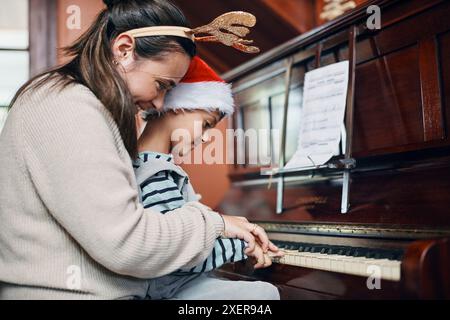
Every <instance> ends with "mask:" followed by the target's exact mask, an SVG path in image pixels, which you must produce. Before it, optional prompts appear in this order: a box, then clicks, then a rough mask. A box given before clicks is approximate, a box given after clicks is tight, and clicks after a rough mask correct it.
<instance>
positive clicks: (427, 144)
mask: <svg viewBox="0 0 450 320" xmlns="http://www.w3.org/2000/svg"><path fill="white" fill-rule="evenodd" d="M372 5H376V6H378V7H379V8H380V9H381V29H378V30H376V29H375V30H372V29H370V28H368V27H367V23H366V22H367V18H368V17H369V14H368V13H367V8H368V7H369V6H372ZM448 17H450V1H444V0H427V1H423V0H398V1H395V0H391V1H385V0H377V1H368V2H367V3H366V4H365V5H363V6H359V7H357V8H356V9H354V10H352V11H351V12H349V13H348V14H346V15H344V16H341V17H340V18H338V19H336V20H334V21H332V22H330V23H328V24H326V25H323V26H321V27H319V28H317V29H315V30H312V31H311V32H309V33H307V34H303V35H301V36H299V37H298V38H295V39H293V40H292V41H290V42H288V43H285V44H284V45H281V46H280V47H278V48H275V49H274V50H272V51H270V52H267V53H265V54H263V55H261V56H258V57H256V58H255V59H254V60H252V61H250V62H249V63H247V64H244V65H242V66H240V67H238V68H236V69H235V70H232V71H231V72H229V73H227V74H226V75H225V78H226V80H227V81H230V82H233V87H234V93H235V98H236V102H237V104H238V106H239V108H238V111H237V112H236V114H235V116H234V118H233V119H232V121H231V122H230V126H231V127H232V128H234V129H244V130H247V129H249V128H254V129H279V130H281V132H282V133H283V139H282V140H283V141H281V142H280V141H279V139H276V137H274V136H272V137H269V138H268V139H270V142H271V144H270V146H271V149H272V157H273V159H272V160H273V163H275V164H277V163H278V164H279V162H283V161H287V160H289V158H290V157H291V156H292V155H293V153H294V152H295V150H296V148H297V137H298V132H299V124H300V117H301V113H300V111H301V106H302V104H301V101H302V92H303V90H302V88H303V80H304V75H305V72H307V71H310V70H313V69H315V68H317V67H321V66H326V65H329V64H331V63H335V62H338V61H342V60H349V62H350V84H349V95H348V99H347V111H346V119H345V134H346V142H345V145H343V143H341V144H342V153H341V154H340V155H337V156H335V157H334V158H333V159H332V160H331V162H330V165H329V166H325V167H320V168H319V167H317V168H311V169H310V170H303V171H295V170H294V171H283V170H280V171H278V172H275V173H273V172H272V175H264V174H262V173H264V170H263V167H264V165H262V164H250V163H248V161H247V162H246V163H244V164H234V165H232V166H231V173H230V179H231V181H232V187H231V189H230V191H229V192H228V193H227V195H226V197H225V199H224V200H223V202H222V203H221V204H220V205H219V208H218V209H219V210H220V211H221V212H224V213H227V214H234V215H239V216H245V217H247V218H248V219H249V220H250V221H253V222H256V223H258V224H259V225H261V226H263V227H264V228H265V229H266V230H267V232H268V234H269V237H270V238H271V239H272V241H274V242H275V243H276V244H278V245H279V246H280V247H281V248H282V249H283V250H284V251H285V253H286V255H285V257H284V258H282V259H281V260H279V261H277V262H275V263H274V264H273V265H272V266H271V267H269V268H267V269H262V270H253V269H252V268H251V266H250V265H249V264H248V263H247V264H245V263H241V262H238V263H232V264H228V265H226V266H224V267H223V268H221V269H220V270H219V271H217V272H216V274H217V276H221V277H226V278H231V279H246V280H264V281H268V282H271V283H273V284H274V285H276V286H277V287H278V288H279V289H280V292H281V296H282V298H283V299H383V298H387V299H402V298H420V299H422V298H424V299H428V298H449V297H450V246H449V239H450V137H449V129H450V19H449V18H448ZM280 144H281V145H283V144H284V145H285V147H284V148H281V150H282V151H281V153H282V154H281V155H280V152H279V150H280ZM250 147H251V146H250V145H249V143H236V144H235V145H234V147H233V150H229V151H231V152H234V154H235V155H237V154H238V153H239V152H245V151H246V149H248V148H250ZM253 147H254V146H253ZM374 268H375V269H374ZM373 270H376V272H378V273H376V272H375V277H373V275H374V273H373V272H374V271H373ZM377 277H378V278H379V279H380V281H379V283H378V284H377V283H376V280H375V279H376V278H377Z"/></svg>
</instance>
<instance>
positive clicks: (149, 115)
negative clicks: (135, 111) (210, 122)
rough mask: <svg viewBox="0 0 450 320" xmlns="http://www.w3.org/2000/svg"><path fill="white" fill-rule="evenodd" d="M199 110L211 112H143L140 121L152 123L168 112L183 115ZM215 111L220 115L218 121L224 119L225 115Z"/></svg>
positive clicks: (188, 110)
mask: <svg viewBox="0 0 450 320" xmlns="http://www.w3.org/2000/svg"><path fill="white" fill-rule="evenodd" d="M200 110H201V111H206V112H211V111H210V110H203V109H178V110H170V111H166V112H144V113H143V114H142V119H143V120H144V121H152V120H155V119H158V118H160V117H163V116H164V114H166V113H168V112H172V113H175V114H178V113H180V112H183V113H184V112H195V111H200ZM217 111H219V114H220V119H219V121H220V120H222V119H223V118H225V117H226V113H224V112H222V111H220V110H219V109H217Z"/></svg>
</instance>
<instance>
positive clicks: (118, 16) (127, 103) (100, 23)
mask: <svg viewBox="0 0 450 320" xmlns="http://www.w3.org/2000/svg"><path fill="white" fill-rule="evenodd" d="M104 3H105V4H106V6H107V9H105V10H103V11H102V12H100V14H99V15H98V17H97V19H96V20H95V22H94V23H93V24H92V26H91V27H90V28H89V30H87V31H86V32H85V33H84V34H83V35H82V36H81V37H80V38H79V39H78V40H77V41H75V43H73V44H72V45H70V46H68V47H66V48H64V52H65V53H66V54H68V55H69V56H71V57H72V59H71V60H70V61H69V62H68V63H67V64H65V65H63V66H60V67H57V68H55V69H52V70H50V71H48V72H46V73H44V74H41V75H38V76H36V77H34V78H33V79H31V80H30V81H28V82H27V83H26V84H25V85H24V86H22V88H21V89H20V90H19V91H18V92H17V94H16V96H15V97H14V99H13V101H12V103H11V105H10V106H12V105H13V104H14V102H15V101H16V100H17V98H18V97H19V96H20V95H21V94H22V93H23V92H24V91H26V90H29V89H32V88H37V87H39V86H41V85H43V84H44V83H46V82H48V81H49V80H50V79H53V78H56V79H57V82H56V85H61V88H64V87H66V86H67V85H69V84H71V83H79V84H82V85H84V86H86V87H88V88H89V89H90V90H91V91H92V92H93V93H94V94H95V95H96V96H97V98H98V99H99V100H100V101H101V102H102V103H103V104H104V106H105V107H106V108H107V109H108V110H109V111H110V112H111V114H112V116H113V118H114V120H115V122H116V124H117V126H118V128H119V131H120V134H121V137H122V139H123V141H124V144H125V147H126V149H127V151H128V153H129V154H130V156H131V157H132V158H135V157H136V155H137V133H136V123H135V115H136V112H137V107H136V106H135V104H134V101H133V97H132V95H131V93H130V91H129V89H128V87H127V85H126V83H125V81H124V80H123V79H122V77H121V76H120V74H119V72H118V71H117V70H116V66H115V65H114V64H113V60H114V57H113V53H112V50H111V48H112V41H113V40H114V38H115V37H116V36H118V35H119V34H121V33H123V32H125V31H128V30H131V29H136V28H143V27H151V26H162V25H170V26H182V27H189V25H188V22H187V20H186V18H185V17H184V15H183V13H182V12H181V11H180V9H178V8H177V7H176V6H175V5H174V4H172V3H171V2H170V1H167V0H104ZM135 40H136V41H135V43H136V45H135V57H136V59H139V58H143V59H154V60H159V59H161V58H163V57H164V55H165V54H167V53H169V52H181V53H186V54H188V55H189V56H191V57H193V56H194V55H195V50H196V48H195V44H194V43H193V42H192V41H191V40H189V39H186V38H181V37H173V36H152V37H140V38H136V39H135ZM55 76H56V77H55ZM37 78H40V79H39V80H38V81H36V82H34V80H36V79H37ZM32 83H33V84H32Z"/></svg>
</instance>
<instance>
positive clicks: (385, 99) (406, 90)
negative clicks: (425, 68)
mask: <svg viewBox="0 0 450 320" xmlns="http://www.w3.org/2000/svg"><path fill="white" fill-rule="evenodd" d="M418 74H419V63H418V48H417V46H413V47H409V48H406V49H403V50H401V51H399V52H394V53H392V54H389V55H386V56H383V57H381V58H377V59H374V60H370V61H367V62H365V63H362V64H360V65H358V66H357V69H356V83H355V128H354V140H353V151H354V153H355V154H358V152H359V153H361V152H365V153H367V152H370V151H373V150H376V149H382V148H389V147H395V146H399V145H407V144H412V143H420V142H423V141H424V137H423V130H424V128H423V119H422V99H421V95H420V79H419V77H418Z"/></svg>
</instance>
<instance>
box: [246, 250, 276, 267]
mask: <svg viewBox="0 0 450 320" xmlns="http://www.w3.org/2000/svg"><path fill="white" fill-rule="evenodd" d="M244 253H245V254H246V255H248V256H249V257H250V258H251V259H253V262H255V263H254V265H253V268H254V269H262V268H267V267H270V266H271V265H272V259H277V258H280V257H282V256H283V255H284V253H283V252H281V251H278V252H276V253H272V252H270V251H269V252H268V253H264V252H263V250H262V248H261V246H260V245H259V244H256V246H255V250H253V251H252V252H247V249H245V251H244Z"/></svg>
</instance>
